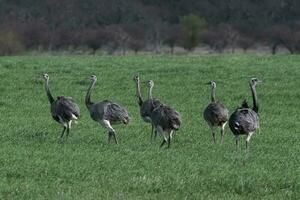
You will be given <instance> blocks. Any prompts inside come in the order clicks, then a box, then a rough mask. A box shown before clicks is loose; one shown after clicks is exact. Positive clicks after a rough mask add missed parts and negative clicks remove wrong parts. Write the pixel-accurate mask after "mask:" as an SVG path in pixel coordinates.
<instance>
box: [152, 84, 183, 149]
mask: <svg viewBox="0 0 300 200" xmlns="http://www.w3.org/2000/svg"><path fill="white" fill-rule="evenodd" d="M147 86H148V100H150V101H152V88H153V86H154V82H153V81H152V80H149V81H147ZM151 121H152V123H153V125H154V127H155V129H156V130H157V132H158V133H160V134H161V135H162V136H163V141H162V143H161V145H160V147H162V146H164V145H165V144H166V143H167V144H168V148H169V147H170V145H171V139H172V134H173V132H174V131H177V130H179V128H180V126H181V116H180V114H179V113H178V112H177V111H176V110H174V109H173V108H171V107H169V106H166V105H164V104H160V105H159V106H157V107H155V108H154V110H153V111H152V113H151ZM165 133H167V135H166V134H165Z"/></svg>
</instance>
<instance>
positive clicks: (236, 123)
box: [234, 122, 240, 130]
mask: <svg viewBox="0 0 300 200" xmlns="http://www.w3.org/2000/svg"><path fill="white" fill-rule="evenodd" d="M239 126H240V124H239V123H238V122H235V123H234V129H235V130H238V129H239Z"/></svg>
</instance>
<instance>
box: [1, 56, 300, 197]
mask: <svg viewBox="0 0 300 200" xmlns="http://www.w3.org/2000/svg"><path fill="white" fill-rule="evenodd" d="M43 73H48V74H49V76H50V87H51V91H52V94H53V95H54V96H55V97H56V96H61V95H64V96H72V97H73V98H74V99H75V100H76V101H77V102H78V104H79V106H80V108H81V114H82V117H81V118H80V120H79V123H78V124H74V125H73V127H72V130H71V134H70V137H69V138H68V140H67V141H65V142H60V140H59V139H58V137H59V136H60V133H61V130H62V128H61V127H60V126H59V124H58V123H56V122H55V121H54V120H53V119H52V117H51V115H50V107H49V103H48V100H47V97H46V94H45V91H44V82H43V80H42V79H41V78H40V75H41V74H43ZM91 74H95V75H97V76H98V82H97V84H96V87H95V90H94V91H93V93H92V100H93V101H94V102H96V101H100V100H104V99H110V100H113V101H115V102H118V103H119V104H121V105H123V106H124V107H126V108H127V109H128V111H129V113H130V115H131V118H132V119H131V123H130V124H129V125H128V126H124V125H118V126H115V129H116V131H117V136H118V138H119V142H120V144H119V145H115V144H110V145H109V144H108V143H107V133H106V131H105V130H104V129H103V128H102V127H100V125H99V124H97V123H96V122H94V121H92V120H91V118H90V116H89V113H88V111H87V109H86V107H85V105H84V97H85V94H86V90H87V88H88V85H89V81H88V77H89V76H90V75H91ZM134 74H139V75H140V78H141V80H142V81H145V80H149V79H152V80H154V82H155V86H154V90H153V95H154V96H155V97H156V98H158V99H160V100H161V101H162V102H164V103H165V104H167V105H170V106H171V107H173V108H175V109H176V110H177V111H179V112H180V113H181V115H182V120H183V123H182V127H181V129H180V130H179V131H178V132H176V133H175V136H174V140H173V143H172V146H171V148H170V149H159V144H160V143H161V137H158V138H157V139H156V140H155V141H150V130H151V127H150V125H149V124H146V123H144V122H143V121H142V119H141V118H140V116H139V108H138V105H137V102H136V98H135V87H134V82H133V80H132V78H133V75H134ZM251 77H257V78H259V79H261V80H263V81H264V83H263V84H261V85H259V86H258V87H257V92H258V100H259V103H260V120H261V132H262V133H261V134H260V135H259V134H254V135H253V137H252V140H251V146H250V151H249V152H247V151H245V145H244V144H245V143H244V141H245V140H244V139H245V138H243V137H242V138H241V146H240V150H239V151H236V150H235V140H234V136H233V134H232V133H231V132H230V130H229V128H228V126H226V130H225V141H224V144H223V145H220V135H219V134H218V135H217V139H218V143H217V144H216V145H214V144H213V143H212V137H211V133H210V130H209V128H208V126H207V124H206V123H205V121H204V120H203V117H202V112H203V109H204V108H205V107H206V105H207V104H208V103H209V101H210V96H209V95H210V87H209V86H207V85H205V83H206V82H208V81H209V80H216V81H217V98H218V99H219V100H221V101H222V102H223V103H224V104H225V105H226V106H227V107H228V109H229V110H230V113H232V112H233V111H234V109H235V108H236V107H237V106H239V105H240V103H241V102H242V100H243V99H245V98H246V99H247V100H248V101H249V102H250V103H251V105H252V99H251V93H250V89H249V85H248V81H249V79H250V78H251ZM0 82H1V84H0V92H1V99H0V112H1V114H0V116H1V123H0V130H1V136H0V138H1V141H0V144H1V147H0V199H283V198H286V199H299V198H300V156H299V153H300V145H299V144H300V131H299V127H300V126H299V119H300V117H299V111H300V103H299V99H300V87H299V85H300V56H287V55H280V56H269V55H261V56H257V55H206V56H128V57H122V56H120V57H105V56H104V57H96V56H95V57H93V56H79V57H63V56H62V57H59V56H58V57H54V56H53V57H50V56H49V57H47V56H44V57H26V56H24V57H2V58H0ZM142 86H143V87H142V92H143V96H144V98H146V97H147V94H146V87H145V85H144V84H143V85H142Z"/></svg>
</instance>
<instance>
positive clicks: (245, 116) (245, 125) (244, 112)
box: [232, 108, 259, 133]
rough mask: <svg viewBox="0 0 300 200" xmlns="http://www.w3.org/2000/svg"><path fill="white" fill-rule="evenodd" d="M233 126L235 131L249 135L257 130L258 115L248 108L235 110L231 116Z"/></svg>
mask: <svg viewBox="0 0 300 200" xmlns="http://www.w3.org/2000/svg"><path fill="white" fill-rule="evenodd" d="M232 121H233V122H234V124H233V126H234V127H235V129H237V130H239V131H241V132H243V133H250V132H254V131H255V130H256V129H257V128H259V118H258V115H257V114H256V113H255V112H254V111H253V110H252V109H249V108H242V109H237V110H236V112H235V113H234V114H233V120H232Z"/></svg>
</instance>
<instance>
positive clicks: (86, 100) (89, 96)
mask: <svg viewBox="0 0 300 200" xmlns="http://www.w3.org/2000/svg"><path fill="white" fill-rule="evenodd" d="M95 83H96V81H92V83H91V85H90V86H89V89H88V90H87V93H86V96H85V105H86V106H87V107H89V106H90V105H91V104H93V102H91V93H92V89H93V87H94V85H95Z"/></svg>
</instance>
